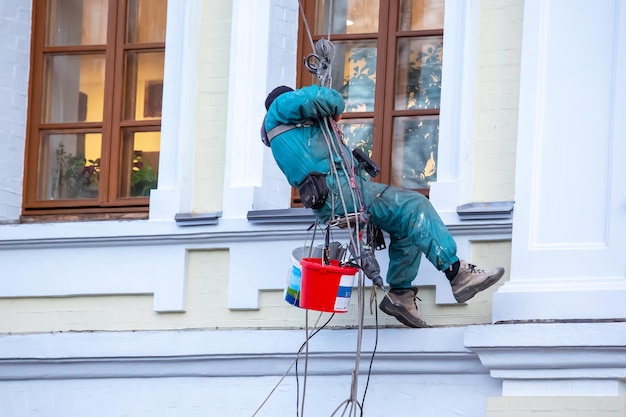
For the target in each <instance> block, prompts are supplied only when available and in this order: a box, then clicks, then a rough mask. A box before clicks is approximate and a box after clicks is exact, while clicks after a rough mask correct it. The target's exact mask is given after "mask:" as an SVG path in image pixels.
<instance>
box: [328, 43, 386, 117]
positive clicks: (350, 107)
mask: <svg viewBox="0 0 626 417" xmlns="http://www.w3.org/2000/svg"><path fill="white" fill-rule="evenodd" d="M332 77H333V79H332V87H333V88H335V89H337V90H338V91H339V92H340V93H341V94H342V95H343V98H344V100H345V101H346V111H347V112H363V111H374V92H375V90H376V42H375V41H355V42H335V59H334V61H333V72H332Z"/></svg>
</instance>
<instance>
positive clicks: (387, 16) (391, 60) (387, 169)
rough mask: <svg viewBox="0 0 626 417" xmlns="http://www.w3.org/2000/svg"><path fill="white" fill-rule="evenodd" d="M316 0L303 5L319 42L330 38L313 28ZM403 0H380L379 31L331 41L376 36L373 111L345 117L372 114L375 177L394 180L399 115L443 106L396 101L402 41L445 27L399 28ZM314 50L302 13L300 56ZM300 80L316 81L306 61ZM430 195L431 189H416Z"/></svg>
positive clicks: (299, 67)
mask: <svg viewBox="0 0 626 417" xmlns="http://www.w3.org/2000/svg"><path fill="white" fill-rule="evenodd" d="M315 2H316V0H302V7H303V9H304V13H305V16H306V17H307V19H308V22H307V24H308V27H309V28H311V30H312V33H311V36H312V38H313V42H314V43H315V42H316V41H317V40H319V39H320V38H322V37H324V38H327V34H324V35H316V34H315V33H314V30H313V28H315V27H316V24H315ZM399 9H400V0H389V1H387V0H380V2H379V15H378V32H377V33H368V34H361V33H359V34H331V35H330V38H331V39H330V40H331V41H333V42H334V41H362V40H369V41H371V40H376V47H377V51H378V52H377V62H376V90H375V94H374V103H382V105H375V107H374V111H373V112H345V113H343V115H342V120H346V121H348V120H351V119H362V118H371V119H372V122H373V137H372V159H373V160H374V162H376V163H377V164H378V165H379V166H380V168H381V172H380V175H379V176H377V177H376V178H375V179H373V180H374V181H379V182H381V183H385V184H390V183H391V181H392V150H393V125H394V119H395V118H396V117H402V116H433V115H434V116H438V117H439V116H440V108H437V109H411V110H396V109H395V108H394V101H395V74H396V63H397V59H396V58H397V56H396V51H397V45H398V41H399V40H401V39H406V38H426V37H433V36H441V37H443V33H444V30H443V29H435V30H432V29H431V30H409V31H405V30H399V28H398V17H399ZM311 52H312V50H311V46H310V41H309V35H308V32H307V30H306V25H305V22H304V21H303V20H302V15H300V17H299V21H298V55H297V56H298V57H306V56H307V55H308V54H310V53H311ZM296 69H297V75H296V82H297V85H298V86H299V87H302V86H306V85H310V84H312V83H315V82H316V80H315V78H314V76H313V75H312V74H311V73H309V72H307V70H306V69H305V68H304V65H302V63H299V64H298V65H296ZM416 191H419V192H421V193H422V194H424V195H426V196H427V197H428V196H429V191H430V190H429V189H419V190H416ZM299 203H300V201H299V197H298V193H297V190H292V206H294V207H296V206H300V205H301V204H299Z"/></svg>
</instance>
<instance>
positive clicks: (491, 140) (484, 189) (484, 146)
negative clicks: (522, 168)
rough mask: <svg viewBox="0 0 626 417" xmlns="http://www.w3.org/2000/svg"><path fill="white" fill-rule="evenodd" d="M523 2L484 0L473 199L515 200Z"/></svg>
mask: <svg viewBox="0 0 626 417" xmlns="http://www.w3.org/2000/svg"><path fill="white" fill-rule="evenodd" d="M523 5H524V2H523V1H522V0H506V1H502V0H483V1H481V8H480V33H479V41H480V46H479V50H478V68H477V74H478V75H477V80H476V82H477V85H476V94H477V98H476V141H475V144H474V151H475V159H474V191H473V199H474V201H510V200H513V193H514V190H515V185H514V182H515V151H516V143H517V113H518V107H519V105H518V101H519V73H520V58H521V46H522V22H523Z"/></svg>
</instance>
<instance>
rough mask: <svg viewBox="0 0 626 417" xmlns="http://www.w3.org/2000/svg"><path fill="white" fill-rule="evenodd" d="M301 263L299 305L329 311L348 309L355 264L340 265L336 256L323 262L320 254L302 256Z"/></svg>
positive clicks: (356, 270) (342, 311)
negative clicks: (310, 256)
mask: <svg viewBox="0 0 626 417" xmlns="http://www.w3.org/2000/svg"><path fill="white" fill-rule="evenodd" d="M300 266H301V267H302V282H301V284H300V307H302V308H306V309H309V310H317V311H326V312H331V313H345V312H346V311H348V304H350V296H351V295H352V287H353V286H354V276H355V275H356V273H357V272H359V270H358V268H354V267H350V266H341V265H340V264H339V261H335V260H331V261H330V265H325V264H323V263H322V260H321V259H319V258H304V259H302V260H301V261H300Z"/></svg>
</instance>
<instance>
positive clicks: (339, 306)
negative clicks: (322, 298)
mask: <svg viewBox="0 0 626 417" xmlns="http://www.w3.org/2000/svg"><path fill="white" fill-rule="evenodd" d="M353 286H354V275H342V276H341V279H340V280H339V289H338V294H337V298H336V299H335V307H334V309H335V311H341V312H344V311H348V306H349V305H350V296H351V295H352V287H353Z"/></svg>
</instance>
